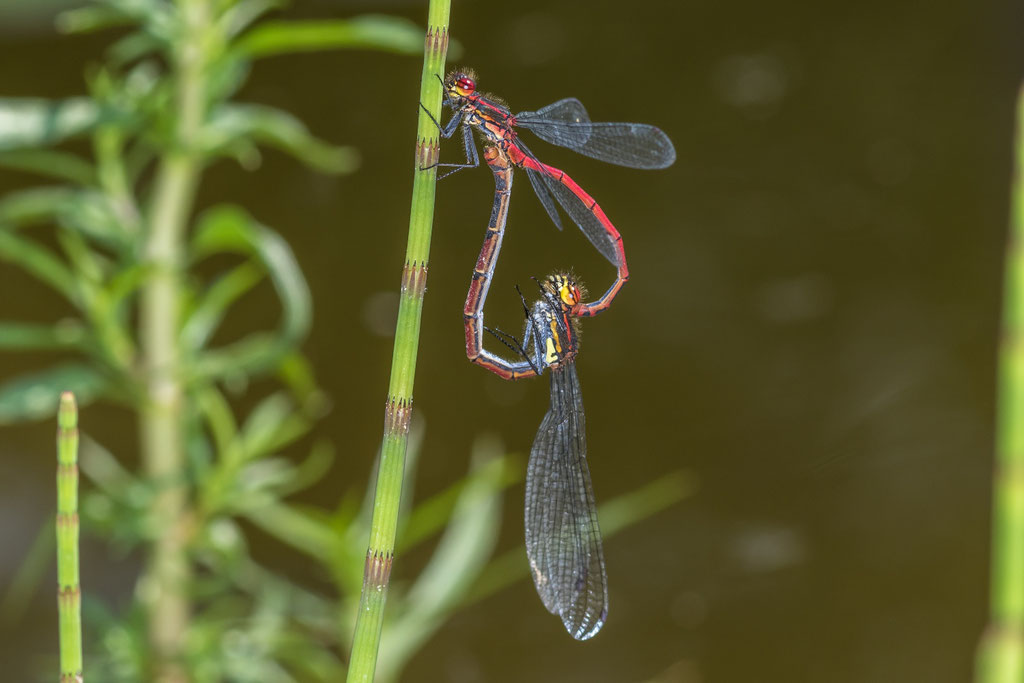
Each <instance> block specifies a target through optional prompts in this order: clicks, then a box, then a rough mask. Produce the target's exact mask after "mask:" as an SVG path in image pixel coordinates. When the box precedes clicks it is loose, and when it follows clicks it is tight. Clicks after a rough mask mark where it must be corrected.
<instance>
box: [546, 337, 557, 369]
mask: <svg viewBox="0 0 1024 683" xmlns="http://www.w3.org/2000/svg"><path fill="white" fill-rule="evenodd" d="M547 342H548V351H547V353H546V354H544V362H545V363H547V364H548V365H550V364H552V363H554V362H556V361H557V360H558V352H557V351H555V343H554V342H553V341H551V337H548V339H547Z"/></svg>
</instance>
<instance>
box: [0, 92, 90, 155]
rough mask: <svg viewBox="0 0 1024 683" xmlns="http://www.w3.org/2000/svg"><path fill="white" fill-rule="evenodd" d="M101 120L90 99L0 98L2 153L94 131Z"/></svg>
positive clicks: (40, 145) (48, 143) (44, 144)
mask: <svg viewBox="0 0 1024 683" xmlns="http://www.w3.org/2000/svg"><path fill="white" fill-rule="evenodd" d="M101 118H102V112H101V110H100V107H99V106H98V105H97V104H96V102H94V101H93V100H91V99H90V98H88V97H72V98H70V99H66V100H43V99H35V98H15V97H2V98H0V150H9V149H18V148H22V147H43V146H47V145H52V144H54V143H57V142H60V141H61V140H64V139H66V138H70V137H73V136H75V135H81V134H82V133H85V132H87V131H89V130H91V129H92V128H93V127H94V126H95V125H96V124H97V123H98V122H99V121H100V119H101Z"/></svg>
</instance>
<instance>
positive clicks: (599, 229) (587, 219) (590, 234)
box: [526, 167, 622, 267]
mask: <svg viewBox="0 0 1024 683" xmlns="http://www.w3.org/2000/svg"><path fill="white" fill-rule="evenodd" d="M526 175H527V176H528V177H529V178H530V184H531V185H533V189H534V192H535V193H536V194H537V197H538V198H539V199H540V201H541V204H543V205H544V209H545V210H546V211H547V212H548V215H549V216H551V218H552V220H553V221H555V225H557V226H558V227H559V229H561V227H562V224H561V222H560V221H559V220H558V219H557V218H556V216H557V214H558V212H557V211H555V210H554V206H553V205H552V202H551V195H554V196H555V199H556V200H557V201H558V203H559V205H561V207H562V209H564V210H565V212H566V213H567V214H569V217H570V218H571V219H572V221H573V223H575V224H576V225H578V226H579V228H580V230H582V231H583V234H584V235H586V236H587V239H588V240H590V243H591V244H593V245H594V246H595V247H596V248H597V250H598V251H599V252H601V255H602V256H604V257H605V258H606V259H608V261H609V262H611V264H612V265H613V266H615V267H619V266H620V265H622V263H620V261H621V258H620V256H619V249H618V245H617V244H616V242H617V240H616V238H615V236H613V235H612V233H610V232H609V231H608V228H607V226H605V224H604V223H602V222H601V219H600V218H599V217H598V216H597V214H596V213H594V211H593V207H592V206H590V205H587V204H586V203H585V202H584V201H583V199H581V198H580V197H579V196H578V195H577V194H576V193H575V192H573V190H572V189H571V188H570V187H569V186H567V185H566V184H565V183H564V182H563V181H562V180H563V179H566V178H568V176H565V175H564V174H563V175H562V177H561V178H556V177H554V176H552V175H549V174H547V173H542V172H540V171H536V170H534V169H532V168H529V167H526ZM570 182H571V180H570ZM538 185H540V186H542V187H543V188H544V191H543V192H542V191H541V187H538ZM605 220H607V219H605Z"/></svg>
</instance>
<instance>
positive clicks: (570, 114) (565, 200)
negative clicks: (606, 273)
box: [435, 71, 675, 640]
mask: <svg viewBox="0 0 1024 683" xmlns="http://www.w3.org/2000/svg"><path fill="white" fill-rule="evenodd" d="M443 88H444V103H445V105H446V106H448V107H449V108H450V109H451V110H452V111H453V114H452V117H451V119H449V120H448V122H447V123H446V124H445V125H443V126H442V125H441V124H440V123H438V122H436V121H435V123H438V129H439V130H440V132H441V136H442V137H444V138H451V137H453V136H454V135H455V134H456V132H458V131H461V132H462V141H463V147H464V150H465V154H466V161H465V162H463V163H458V164H450V163H448V164H446V163H441V164H437V165H438V166H440V167H446V168H450V169H451V170H450V171H448V172H447V173H445V174H443V175H442V176H441V177H442V178H443V177H445V176H446V175H450V174H451V173H454V172H455V171H458V170H461V169H464V168H472V167H477V166H479V165H480V156H479V153H478V151H477V148H476V144H475V141H474V139H473V131H474V130H475V131H477V133H478V134H479V135H480V136H481V137H482V139H483V140H484V142H485V145H486V147H485V149H484V160H485V161H486V163H487V164H488V166H489V167H490V168H491V171H492V173H493V175H494V183H495V192H494V201H493V204H492V209H491V218H490V222H489V223H488V226H487V232H486V234H485V237H484V242H483V246H482V248H481V250H480V255H479V257H478V259H477V263H476V266H475V268H474V270H473V279H472V282H471V283H470V287H469V293H468V295H467V297H466V305H465V308H464V311H463V313H464V318H465V329H466V355H467V356H468V357H469V359H470V360H471V361H472V362H474V363H476V364H477V365H480V366H483V367H485V368H487V369H488V370H490V371H492V372H494V373H495V374H497V375H498V376H499V377H501V378H503V379H507V380H515V379H522V378H524V377H536V376H538V375H541V374H542V373H543V372H544V370H545V369H549V370H550V371H551V372H550V374H551V404H550V407H549V408H548V412H547V414H546V415H545V416H544V419H543V420H542V421H541V425H540V428H539V429H538V430H537V435H536V437H535V438H534V441H533V446H532V447H531V449H530V459H529V463H528V465H527V472H526V506H525V527H526V552H527V556H528V559H529V563H530V569H531V572H532V575H533V580H534V584H535V585H536V587H537V592H538V593H539V594H540V597H541V600H542V601H543V602H544V605H545V607H547V609H548V610H549V611H550V612H552V613H553V614H556V615H558V616H559V617H560V618H561V619H562V623H563V624H564V625H565V628H566V629H567V630H568V632H569V633H570V635H572V636H573V637H574V638H577V639H579V640H584V639H587V638H590V637H591V636H593V635H594V634H596V633H597V632H598V631H599V630H600V629H601V627H602V626H603V625H604V622H605V620H606V619H607V616H608V578H607V572H606V569H605V561H604V551H603V548H602V545H601V531H600V529H599V527H598V520H597V504H596V501H595V498H594V491H593V486H592V484H591V479H590V469H589V466H588V464H587V440H586V426H585V416H584V411H583V400H582V396H581V393H580V383H579V377H578V376H577V374H576V365H575V360H576V355H577V353H578V352H579V343H578V324H579V319H580V318H585V317H592V316H594V315H597V314H598V313H601V312H603V311H605V310H607V309H608V308H609V307H610V306H611V303H612V301H613V300H614V299H615V297H616V296H617V295H618V293H619V290H620V289H621V288H622V286H623V285H624V284H625V283H626V281H627V280H628V279H629V269H628V268H627V266H626V254H625V249H624V247H623V244H622V237H621V235H620V234H619V231H618V230H617V229H616V227H615V225H614V224H613V223H612V222H611V221H610V220H609V219H608V217H607V216H606V215H605V213H604V211H603V210H602V209H601V207H600V206H599V205H598V204H597V202H596V201H595V200H594V199H593V197H591V196H590V195H589V194H587V193H586V192H585V191H584V190H583V188H582V187H580V186H579V185H578V184H577V183H576V182H575V181H574V180H573V179H572V178H570V177H569V176H568V175H567V174H566V173H565V172H563V171H562V170H560V169H557V168H555V167H553V166H549V165H547V164H545V163H543V162H541V161H540V160H539V159H537V157H536V156H535V155H534V154H533V152H532V151H530V149H529V148H528V147H527V146H526V145H525V144H524V143H523V142H522V140H520V138H519V132H518V129H520V128H523V129H528V130H531V131H532V132H533V133H534V134H536V135H537V137H539V138H541V139H542V140H545V141H547V142H550V143H553V144H556V145H559V146H562V147H566V148H568V149H572V150H574V151H576V152H578V153H580V154H583V155H586V156H589V157H592V158H595V159H599V160H601V161H606V162H609V163H613V164H617V165H620V166H627V167H631V168H641V169H658V168H665V167H667V166H670V165H671V164H672V163H673V162H674V161H675V149H674V148H673V146H672V142H671V141H670V140H669V138H668V136H667V135H665V134H664V133H663V132H662V131H661V130H659V129H658V128H655V127H654V126H649V125H646V124H640V123H608V122H592V121H591V120H590V117H589V115H588V113H587V110H586V109H585V108H584V107H583V105H582V104H581V103H580V101H579V100H577V99H574V98H567V99H563V100H559V101H558V102H555V103H553V104H551V105H548V106H547V107H544V108H542V109H539V110H537V111H533V112H521V113H519V114H512V113H511V111H510V110H509V109H508V108H507V107H506V106H504V105H503V104H501V103H500V102H499V101H498V100H496V99H495V98H493V97H491V96H488V95H483V94H480V93H479V92H478V91H477V87H476V78H475V76H474V75H473V74H472V73H471V72H468V71H456V72H453V73H451V74H449V75H448V76H447V77H446V78H445V79H444V80H443ZM515 168H520V169H523V170H525V171H526V174H527V177H528V178H529V179H530V184H531V185H532V186H533V189H534V192H535V193H536V195H537V197H538V198H539V199H540V202H541V204H542V205H543V206H544V209H545V211H546V212H547V214H548V215H549V216H550V217H551V220H552V221H553V222H554V223H555V225H556V226H557V227H558V228H559V229H561V227H562V223H561V219H560V217H559V213H558V208H557V206H560V207H561V208H562V209H563V210H564V211H565V213H566V214H568V215H569V217H570V218H572V220H573V222H574V223H576V225H577V226H579V228H580V230H582V231H583V234H584V235H585V236H586V237H587V239H588V240H589V241H590V242H591V244H593V245H594V246H595V247H596V248H597V250H598V251H599V252H600V253H601V255H602V256H604V257H605V258H606V259H607V260H608V261H609V262H611V264H612V265H613V266H615V267H616V270H617V273H616V279H615V281H614V282H613V283H612V284H611V286H610V287H609V288H608V289H607V290H606V291H605V292H604V294H602V295H601V296H600V297H599V298H598V299H597V300H595V301H593V302H586V301H584V299H585V293H584V291H583V290H582V288H581V287H580V285H579V284H578V283H577V282H576V281H575V278H574V277H573V276H571V275H569V274H567V273H565V272H556V273H555V274H553V275H550V276H548V277H547V278H544V279H542V280H539V281H538V283H537V284H538V288H539V290H540V298H539V299H538V300H537V301H536V302H535V303H534V304H533V305H532V306H528V305H527V303H526V300H525V298H524V297H523V295H522V292H520V298H521V299H522V300H523V309H524V313H525V317H526V325H525V328H524V331H523V333H522V336H521V337H515V336H514V335H511V334H508V333H506V332H502V331H500V330H492V329H491V328H487V327H485V326H484V322H483V309H484V305H485V303H486V300H487V293H488V289H489V287H490V282H491V280H492V278H493V276H494V270H495V266H496V265H497V259H498V254H499V253H500V251H501V243H502V239H503V237H504V232H505V223H506V219H507V216H508V203H509V199H510V196H511V190H512V177H513V169H515ZM484 330H487V331H488V332H490V333H492V334H493V335H494V336H495V337H496V338H497V339H498V340H499V341H501V342H502V343H503V344H505V345H506V346H507V347H509V348H510V349H512V350H513V351H514V352H515V353H516V355H517V360H514V361H508V360H506V359H504V358H502V357H501V356H499V355H497V354H495V353H492V352H490V351H488V350H487V349H485V348H484V345H483V332H484Z"/></svg>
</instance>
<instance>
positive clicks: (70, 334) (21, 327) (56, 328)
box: [0, 320, 89, 351]
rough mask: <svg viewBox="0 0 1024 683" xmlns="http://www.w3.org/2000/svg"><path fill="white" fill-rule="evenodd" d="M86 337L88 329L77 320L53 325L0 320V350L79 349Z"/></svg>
mask: <svg viewBox="0 0 1024 683" xmlns="http://www.w3.org/2000/svg"><path fill="white" fill-rule="evenodd" d="M88 339H89V334H88V330H87V329H86V327H85V326H84V325H83V324H82V323H81V322H80V321H78V320H66V321H61V322H58V323H57V324H55V325H37V324H34V323H16V322H0V350H3V351H40V350H63V349H81V348H83V347H85V345H86V342H87V341H88Z"/></svg>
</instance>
